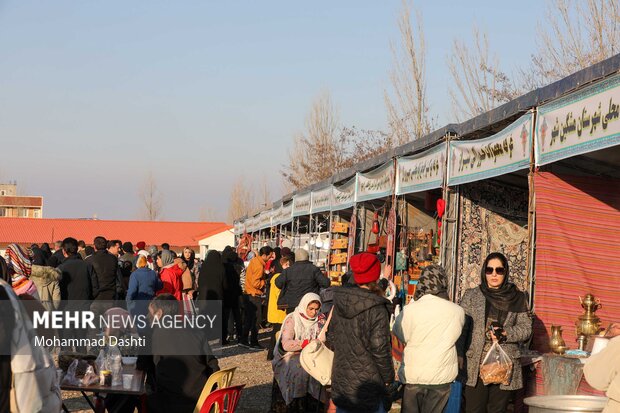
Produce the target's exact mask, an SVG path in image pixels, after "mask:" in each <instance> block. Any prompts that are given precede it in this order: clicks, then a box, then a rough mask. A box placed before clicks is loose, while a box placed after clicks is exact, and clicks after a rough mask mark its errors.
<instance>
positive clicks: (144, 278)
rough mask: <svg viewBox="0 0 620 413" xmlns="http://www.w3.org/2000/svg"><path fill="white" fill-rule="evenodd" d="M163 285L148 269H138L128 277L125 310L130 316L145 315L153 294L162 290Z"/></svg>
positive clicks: (153, 272)
mask: <svg viewBox="0 0 620 413" xmlns="http://www.w3.org/2000/svg"><path fill="white" fill-rule="evenodd" d="M163 286H164V284H163V283H162V281H161V280H160V279H159V277H158V276H157V274H156V273H155V271H153V270H151V269H148V268H138V269H137V270H135V271H134V272H133V273H132V274H131V277H129V288H127V310H128V311H129V313H130V314H131V315H138V314H142V315H146V314H147V313H148V305H149V302H150V301H151V300H152V299H153V297H155V293H156V292H157V291H159V290H161V289H162V288H163Z"/></svg>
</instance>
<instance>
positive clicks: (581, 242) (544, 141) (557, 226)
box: [532, 75, 620, 394]
mask: <svg viewBox="0 0 620 413" xmlns="http://www.w3.org/2000/svg"><path fill="white" fill-rule="evenodd" d="M619 116H620V77H619V76H617V75H616V76H613V77H610V78H607V79H605V80H603V81H601V82H598V83H596V84H593V85H591V86H589V87H586V88H584V89H582V90H579V91H576V92H574V93H572V94H570V95H567V96H565V97H563V98H561V99H558V100H555V101H552V102H550V103H548V104H546V105H543V106H541V107H539V108H538V120H537V127H536V166H537V167H538V168H539V169H538V172H537V173H536V174H535V176H534V186H535V192H536V205H535V211H536V247H537V248H536V266H535V268H536V273H535V275H536V284H535V289H534V311H535V314H536V318H535V323H534V338H533V343H532V347H533V348H534V349H536V350H538V351H540V352H542V353H545V352H548V351H550V350H555V352H557V353H565V352H569V350H571V349H577V348H578V347H579V346H580V345H581V346H582V347H584V348H585V350H590V349H591V347H592V346H593V342H594V336H596V335H598V334H599V333H600V332H603V331H602V330H603V329H604V328H605V327H607V326H608V325H609V324H610V323H611V322H618V321H619V320H620V300H618V297H620V282H619V281H620V276H619V274H620V256H619V255H618V251H620V170H619V168H618V165H619V164H620V146H619V144H620V118H619ZM587 294H592V295H593V297H594V301H595V305H596V307H597V309H598V311H596V314H595V317H591V318H592V320H591V322H590V323H589V325H590V327H591V329H589V331H584V325H583V324H582V322H581V321H580V319H579V316H580V315H582V313H583V311H584V309H585V308H586V305H585V304H584V302H583V300H585V298H584V297H586V295H587ZM580 298H581V301H582V302H580ZM598 303H600V304H601V307H600V309H599V308H598ZM552 330H553V331H554V332H556V333H555V334H557V331H558V330H561V332H562V335H563V337H562V335H560V338H561V340H562V341H563V343H564V345H565V348H564V349H562V348H559V349H558V348H557V347H556V346H555V345H552V344H556V343H552V339H553V338H556V339H557V337H554V336H555V334H552ZM586 330H588V329H586ZM586 355H587V354H586ZM567 363H570V361H568V360H567V357H566V356H565V355H563V356H558V357H557V361H556V365H558V366H560V368H564V367H563V366H564V365H565V364H567ZM536 373H537V374H536V389H535V392H536V393H537V394H543V393H544V392H545V391H548V390H549V388H548V387H549V386H545V385H544V384H545V380H546V379H548V378H549V377H548V376H554V377H556V376H557V371H555V370H554V369H552V370H549V368H547V375H545V371H543V370H542V369H538V370H537V371H536ZM577 378H580V376H579V377H577ZM577 383H579V380H577ZM573 391H577V392H578V393H579V394H600V393H599V392H596V391H594V390H593V389H592V388H590V387H589V386H588V385H587V383H585V380H584V381H581V383H580V386H579V387H578V388H576V389H574V390H573Z"/></svg>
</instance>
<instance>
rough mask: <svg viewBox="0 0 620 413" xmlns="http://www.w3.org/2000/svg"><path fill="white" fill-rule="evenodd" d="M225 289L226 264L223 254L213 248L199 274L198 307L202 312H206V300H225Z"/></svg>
mask: <svg viewBox="0 0 620 413" xmlns="http://www.w3.org/2000/svg"><path fill="white" fill-rule="evenodd" d="M225 289H226V274H225V270H224V264H222V256H221V254H220V253H219V252H218V251H215V250H211V251H209V252H208V253H207V257H206V258H205V261H204V262H203V263H202V266H201V267H200V274H199V275H198V308H199V310H200V312H201V313H204V312H206V304H207V303H206V301H215V300H220V301H222V300H224V290H225Z"/></svg>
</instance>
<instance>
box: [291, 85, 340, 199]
mask: <svg viewBox="0 0 620 413" xmlns="http://www.w3.org/2000/svg"><path fill="white" fill-rule="evenodd" d="M338 128H339V126H338V114H337V112H336V110H335V108H334V106H333V104H332V101H331V97H330V95H329V92H323V93H322V94H321V95H319V97H318V98H317V99H316V100H315V101H314V102H313V103H312V107H311V109H310V114H309V115H308V117H307V118H306V128H305V129H306V130H305V132H303V133H301V134H299V135H297V136H296V137H295V141H294V143H293V148H292V150H290V151H289V154H288V156H289V161H288V165H286V167H285V170H284V171H283V174H284V177H285V179H286V180H288V181H289V182H290V183H291V184H292V185H293V187H295V188H301V187H304V186H307V185H310V184H312V183H314V182H318V181H321V180H323V179H326V178H328V177H330V176H331V175H332V174H333V173H334V172H335V171H338V170H340V169H342V164H343V163H344V155H345V154H344V152H345V148H344V144H343V142H342V141H341V139H340V137H339V136H338Z"/></svg>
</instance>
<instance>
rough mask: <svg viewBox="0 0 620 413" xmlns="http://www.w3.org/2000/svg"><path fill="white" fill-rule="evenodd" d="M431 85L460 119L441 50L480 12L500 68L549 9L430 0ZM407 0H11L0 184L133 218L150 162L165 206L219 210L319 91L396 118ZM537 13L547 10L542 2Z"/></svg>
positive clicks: (294, 128) (345, 119) (0, 120)
mask: <svg viewBox="0 0 620 413" xmlns="http://www.w3.org/2000/svg"><path fill="white" fill-rule="evenodd" d="M414 5H415V7H416V8H417V9H418V10H419V11H420V13H421V15H422V19H423V24H424V31H425V36H426V43H427V82H428V83H427V93H428V99H429V102H430V110H431V114H432V115H433V116H434V117H436V119H437V126H438V127H441V126H443V125H445V124H447V123H450V122H452V121H454V119H452V118H451V115H450V98H449V93H448V84H449V81H450V75H449V71H448V68H447V67H446V58H447V57H448V55H449V54H450V50H451V45H452V42H453V40H454V39H455V38H458V39H462V40H466V41H468V39H471V37H472V36H471V28H472V25H473V24H476V25H477V26H478V27H480V28H482V29H484V30H486V31H487V33H488V34H489V40H490V45H491V48H492V49H493V50H494V51H495V52H496V53H497V55H498V57H499V59H500V61H501V63H502V68H504V70H506V71H507V72H509V73H510V72H511V71H512V70H514V68H516V67H517V66H519V65H520V66H524V65H526V64H527V63H528V61H529V59H530V55H531V54H532V53H534V52H535V48H536V24H537V22H536V20H535V19H536V18H537V16H542V15H544V10H542V8H543V5H542V4H541V3H539V2H536V1H534V0H524V1H521V2H496V1H487V0H484V1H475V2H455V1H443V0H428V1H427V0H420V1H416V2H415V3H414ZM400 9H401V2H400V1H399V0H389V1H387V0H386V1H376V0H375V1H369V0H368V1H366V0H359V1H352V0H351V1H338V2H334V1H325V0H318V1H313V2H296V1H275V0H274V1H260V2H258V1H234V2H233V1H228V2H223V1H220V2H215V1H198V0H179V1H174V2H171V1H163V0H162V1H159V0H151V1H116V0H106V1H78V0H71V1H69V0H54V1H44V0H39V1H34V0H11V1H8V0H0V56H1V57H0V144H1V146H0V154H2V155H3V156H2V158H1V159H2V161H1V162H0V181H9V180H11V181H12V180H16V181H17V182H18V186H19V187H20V188H21V189H20V192H22V193H24V194H27V195H40V196H43V197H44V211H43V213H44V217H47V218H89V217H93V216H97V217H98V218H99V219H128V220H132V219H137V218H139V216H140V211H141V209H142V208H141V201H140V196H139V193H140V190H141V188H142V187H143V186H144V182H145V179H146V177H147V176H148V175H149V174H150V173H152V174H153V176H154V177H155V179H156V182H157V186H158V188H159V190H160V191H161V193H162V198H163V218H164V219H165V220H171V221H195V220H198V219H199V218H200V217H201V211H204V210H209V211H212V212H213V213H211V214H209V215H210V216H209V218H214V219H218V220H224V219H225V218H226V216H227V209H228V203H229V197H230V191H231V189H232V186H233V184H234V182H235V181H236V180H237V179H245V180H246V182H247V183H248V184H249V185H256V186H259V185H262V182H263V180H264V181H266V182H267V183H268V187H269V189H270V192H271V193H272V196H271V198H272V200H274V201H275V200H276V199H278V198H280V197H281V196H282V184H281V182H282V181H281V178H280V171H281V169H282V167H283V165H284V164H285V163H286V162H287V151H288V149H289V148H290V146H291V144H292V140H293V137H294V136H295V135H296V134H297V133H299V132H300V131H302V130H303V127H304V119H305V117H306V115H307V113H308V111H309V109H310V105H311V103H312V100H313V99H315V98H316V97H317V96H318V95H319V94H320V93H321V92H323V91H329V92H330V93H331V96H332V101H333V102H334V104H335V105H336V107H337V108H338V111H339V115H340V121H341V123H342V124H343V125H346V126H357V127H358V128H366V129H381V130H386V129H387V127H386V124H387V122H386V111H385V104H384V98H383V96H384V90H385V89H386V88H388V87H389V72H390V69H391V67H392V55H391V50H390V42H393V43H394V42H396V43H398V29H397V26H396V21H397V18H398V14H399V10H400ZM537 10H538V12H537Z"/></svg>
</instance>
